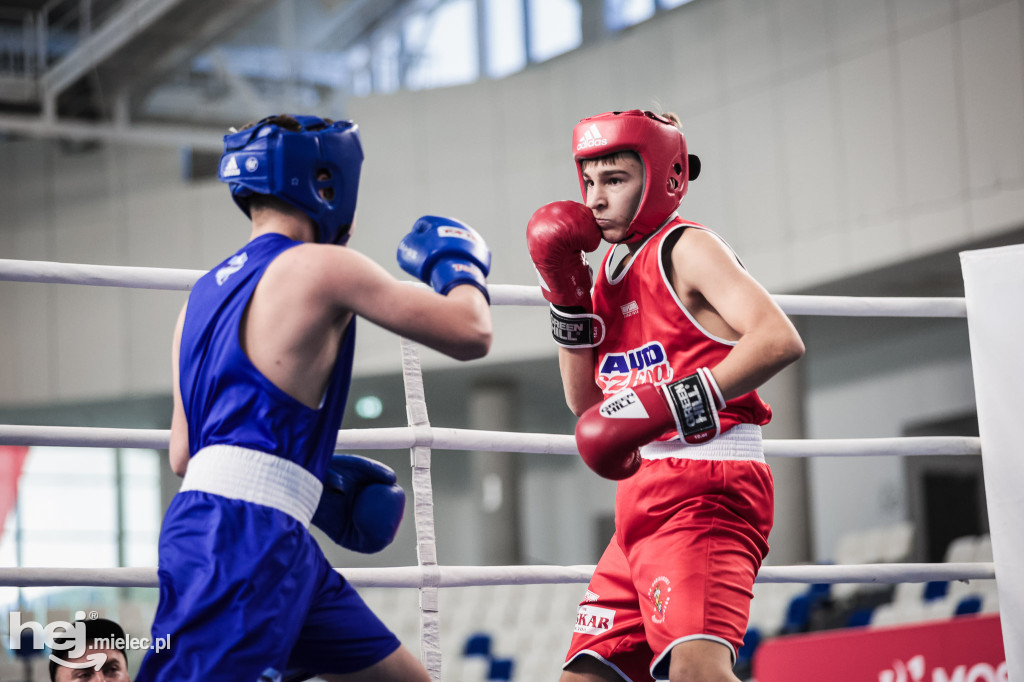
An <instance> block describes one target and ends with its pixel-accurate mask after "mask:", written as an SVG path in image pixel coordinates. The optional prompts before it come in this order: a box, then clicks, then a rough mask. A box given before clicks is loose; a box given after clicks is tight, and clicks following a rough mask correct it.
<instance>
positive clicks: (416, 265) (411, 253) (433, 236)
mask: <svg viewBox="0 0 1024 682" xmlns="http://www.w3.org/2000/svg"><path fill="white" fill-rule="evenodd" d="M398 264H399V265H400V266H402V269H403V270H405V271H406V272H408V273H409V274H410V275H413V276H414V277H417V278H419V280H420V281H422V282H426V283H427V284H429V285H430V286H432V287H433V288H434V291H436V292H437V293H439V294H447V293H448V292H449V291H451V290H452V288H454V287H456V286H458V285H459V284H472V285H473V286H475V287H476V288H477V289H479V290H480V291H481V292H483V295H484V297H485V298H486V299H487V301H488V303H489V302H490V300H491V297H490V294H488V293H487V280H486V277H487V273H489V272H490V271H491V250H490V249H488V248H487V244H486V243H485V242H484V240H483V237H481V236H480V235H479V234H478V233H477V231H476V230H474V229H473V228H472V227H470V226H469V225H466V224H464V223H461V222H459V221H458V220H453V219H451V218H441V217H438V216H432V215H425V216H423V217H422V218H420V219H419V220H417V221H416V224H415V225H413V226H412V231H411V232H410V233H409V234H407V235H406V236H405V238H404V239H402V241H401V242H399V244H398Z"/></svg>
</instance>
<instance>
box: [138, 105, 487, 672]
mask: <svg viewBox="0 0 1024 682" xmlns="http://www.w3.org/2000/svg"><path fill="white" fill-rule="evenodd" d="M224 140H225V151H224V155H223V156H222V158H221V162H220V179H221V180H223V181H224V182H227V183H228V184H229V186H230V188H231V194H232V196H233V197H234V200H235V202H236V203H237V204H238V205H239V207H240V208H241V209H242V210H243V211H244V212H245V213H246V214H247V215H248V216H249V217H250V218H251V219H252V236H251V238H250V241H249V242H248V243H247V244H246V245H245V246H243V247H242V248H241V249H240V250H239V251H238V252H237V253H235V254H234V255H233V256H231V257H230V258H228V259H226V260H225V261H224V262H222V263H221V264H220V265H218V266H217V267H215V268H214V269H213V270H211V271H210V272H209V273H207V274H206V275H204V276H203V277H202V278H200V279H199V281H198V282H196V285H195V287H194V288H193V289H192V292H191V294H190V295H189V300H188V302H187V303H186V305H185V308H184V309H183V310H182V312H181V315H180V316H179V318H178V323H177V327H176V330H175V338H174V346H173V358H174V361H173V368H174V414H173V418H172V424H171V441H170V458H171V466H172V468H173V469H174V471H175V472H176V473H177V474H179V475H183V476H184V481H183V483H182V486H181V490H180V492H179V493H178V494H177V495H176V496H175V498H174V500H173V501H172V502H171V505H170V508H169V509H168V511H167V515H166V517H165V518H164V523H163V527H162V529H161V531H160V548H159V552H160V569H159V577H160V603H159V606H158V608H157V613H156V617H155V619H154V622H153V628H152V631H153V635H154V636H160V637H168V638H169V639H168V640H166V641H169V642H170V646H169V647H168V649H167V650H165V651H162V652H160V653H155V652H151V653H150V654H149V655H147V657H146V659H145V660H144V661H143V663H142V667H141V669H140V671H139V675H138V677H137V680H138V681H140V682H153V681H160V682H170V681H172V680H173V681H174V682H184V681H186V680H192V681H196V682H199V681H202V682H219V681H225V682H228V681H230V682H255V681H256V680H257V679H260V678H261V676H265V679H275V678H277V672H276V671H283V670H285V669H290V670H296V669H298V670H302V671H306V672H308V673H310V674H313V673H315V674H318V675H320V676H321V677H323V678H324V679H328V680H342V679H343V680H396V681H397V680H401V681H402V682H408V681H413V682H423V681H426V680H429V676H428V675H427V672H426V670H425V669H424V668H423V666H422V665H421V664H420V663H419V661H417V660H416V659H415V657H414V656H412V654H410V653H409V651H408V650H407V649H405V648H404V647H403V646H401V644H400V643H399V642H398V640H397V639H396V638H395V636H394V635H393V634H392V633H391V632H389V631H388V630H387V628H386V627H385V626H384V625H383V624H382V623H381V622H380V620H379V619H377V617H376V616H374V614H373V613H372V612H371V611H370V610H369V609H368V608H367V606H366V605H365V604H364V603H363V602H362V600H361V599H360V598H359V596H358V595H357V594H356V592H355V590H354V589H353V588H352V586H351V585H349V584H348V583H347V582H346V581H345V579H344V578H343V577H342V576H341V575H339V574H338V573H337V572H336V571H334V570H333V569H332V568H331V566H330V565H329V564H328V563H327V560H326V559H325V558H324V555H323V553H322V552H321V550H320V548H319V547H318V546H317V544H316V542H315V540H314V539H313V538H312V537H311V536H310V534H309V531H308V525H309V524H310V523H311V522H312V523H314V524H316V525H318V526H319V527H320V528H322V529H323V530H325V532H326V533H327V534H328V535H329V536H330V537H331V538H332V539H334V540H335V541H336V542H339V543H340V544H342V545H344V546H346V547H349V548H351V549H355V550H358V551H377V550H379V549H381V548H382V547H384V546H385V545H386V544H387V543H388V542H390V541H391V540H392V539H393V538H394V534H395V532H396V531H397V528H398V522H399V521H400V519H401V515H402V510H403V508H404V499H405V498H404V494H403V493H402V491H401V488H399V487H398V486H396V485H395V478H394V472H392V471H390V470H389V469H388V468H387V467H385V466H383V465H381V464H379V463H377V462H374V461H373V460H368V459H365V458H361V457H354V456H350V455H339V456H333V457H332V453H333V450H334V446H335V442H336V439H337V432H338V429H339V427H340V425H341V418H342V414H343V412H344V408H345V401H346V398H347V394H348V389H349V383H350V380H351V374H352V356H353V347H354V340H355V324H356V322H355V318H356V317H357V316H359V317H364V318H366V319H368V320H370V321H371V322H373V323H375V324H377V325H379V326H381V327H384V328H385V329H388V330H390V331H393V332H395V333H398V334H401V335H402V336H405V337H407V338H410V339H412V340H414V341H417V342H420V343H423V344H425V345H427V346H429V347H431V348H434V349H436V350H438V351H440V352H443V353H446V354H448V355H450V356H452V357H454V358H457V359H461V360H469V359H474V358H478V357H481V356H483V355H485V354H486V353H487V351H488V349H489V347H490V342H491V317H490V309H489V307H488V302H489V298H488V294H487V286H486V280H485V278H486V275H487V273H488V270H489V268H490V252H489V251H488V249H487V246H486V244H484V241H483V239H481V238H480V236H479V235H478V234H477V233H476V232H475V231H473V230H472V229H471V228H469V227H468V226H466V225H463V224H461V223H459V222H458V221H455V220H450V219H445V218H438V217H435V216H425V217H423V218H421V219H420V220H418V221H417V222H416V224H415V225H414V227H413V230H412V232H411V233H410V234H408V235H407V236H406V237H405V238H404V239H403V240H402V241H401V244H400V246H399V250H398V260H399V263H400V265H401V266H402V267H403V268H404V269H405V270H406V271H408V272H410V273H412V274H414V275H416V276H417V277H419V278H420V279H421V280H423V281H424V282H427V283H429V284H430V285H431V286H432V288H433V289H434V291H430V290H428V289H420V288H417V287H411V286H408V285H407V284H403V283H401V282H399V281H398V280H396V279H394V278H393V277H391V276H390V275H389V274H387V273H386V272H385V270H384V269H383V268H381V267H380V266H378V265H377V264H375V263H374V262H373V261H371V260H369V259H368V258H366V257H364V256H362V255H360V254H359V253H358V252H356V251H353V250H351V249H348V248H343V247H342V246H343V245H344V244H345V242H346V241H347V240H348V237H349V233H350V231H351V226H352V221H353V217H354V214H355V204H356V191H357V187H358V180H359V170H360V166H361V163H362V159H363V155H362V149H361V146H360V143H359V135H358V130H357V127H356V126H355V125H354V124H352V123H351V122H349V121H339V122H332V121H329V120H322V119H319V118H316V117H312V116H295V117H291V116H277V117H271V118H268V119H264V120H262V121H260V122H259V123H256V124H255V125H253V126H250V127H248V128H246V129H244V130H242V131H240V132H233V133H232V134H229V135H227V136H225V138H224Z"/></svg>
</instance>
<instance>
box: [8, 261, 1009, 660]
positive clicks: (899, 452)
mask: <svg viewBox="0 0 1024 682" xmlns="http://www.w3.org/2000/svg"><path fill="white" fill-rule="evenodd" d="M962 262H963V268H964V278H965V283H966V285H967V286H966V291H967V295H966V298H927V299H920V298H848V297H835V296H796V295H788V296H787V295H778V296H775V299H776V301H777V302H778V303H779V304H780V306H781V307H782V308H783V310H785V312H786V313H787V314H789V315H823V316H851V317H948V318H965V317H966V318H967V319H968V326H969V330H970V342H971V355H972V365H973V366H974V376H975V392H976V397H977V404H978V416H979V424H980V427H981V437H980V438H967V437H918V438H867V439H863V438H862V439H803V440H781V439H777V440H766V441H765V442H764V452H765V455H767V456H769V457H867V456H878V455H885V456H921V455H979V456H982V457H983V463H984V469H985V485H986V490H987V493H988V494H987V497H988V504H989V518H990V527H991V536H992V541H993V553H994V557H995V561H994V562H991V563H943V564H862V565H845V566H843V565H839V566H837V565H800V566H765V567H763V568H762V569H761V571H760V573H759V575H758V578H757V580H758V582H761V583H837V582H844V583H885V584H892V583H899V582H927V581H933V580H971V579H992V578H996V577H997V576H1000V577H1003V578H1004V579H1003V580H997V587H998V591H999V600H1000V604H1001V605H1002V609H1001V611H1002V628H1003V640H1004V645H1005V650H1006V655H1007V668H1008V670H1009V671H1010V677H1011V679H1024V650H1022V647H1024V645H1022V644H1021V643H1022V642H1024V589H1022V588H1021V587H1019V586H1017V585H1014V584H1012V583H1011V582H1010V580H1011V579H1013V580H1015V579H1017V576H1019V575H1021V572H1020V569H1021V568H1024V547H1022V546H1021V545H1024V543H1021V542H1019V528H1020V527H1021V526H1022V525H1024V493H1022V492H1020V491H1019V489H1020V485H1019V484H1020V483H1024V458H1021V457H1019V456H1016V455H1017V454H1018V450H1019V448H1016V447H1015V444H1016V440H1015V438H1014V433H1013V431H1014V424H1015V418H1016V419H1019V412H1020V407H1019V406H1020V405H1024V399H1020V400H1018V399H1017V398H1020V397H1024V359H1021V355H1022V354H1021V353H1020V352H1019V350H1018V349H1017V348H1016V347H1015V345H1016V344H1015V343H1014V341H1015V339H1018V338H1021V335H1022V333H1024V322H1022V321H1020V320H1017V319H1013V316H1012V315H1009V316H1008V315H1006V314H1005V313H1006V308H1005V303H1006V298H1005V291H1006V290H1007V287H1010V288H1011V289H1010V290H1012V291H1017V292H1022V293H1024V249H1021V248H1019V247H1005V248H1003V249H988V250H985V251H977V252H967V253H965V254H963V255H962ZM202 274H204V273H203V272H202V271H198V270H180V269H158V268H141V267H123V266H101V265H78V264H66V263H54V262H41V261H21V260H2V259H0V281H18V282H40V283H61V284H77V285H91V286H109V287H126V288H135V289H160V290H182V291H184V290H189V289H190V288H191V286H192V284H193V283H194V282H195V281H196V280H197V279H198V278H199V277H200V276H201V275H202ZM489 288H490V292H491V302H492V305H493V306H496V307H497V306H509V305H512V306H541V305H545V306H546V305H547V302H546V301H544V299H543V298H542V297H541V295H540V291H539V289H538V288H537V287H528V286H516V285H501V284H497V285H490V287H489ZM1000 290H1002V291H1003V292H1004V293H1003V304H1004V307H1000V306H999V305H996V304H987V303H986V301H987V300H989V299H994V298H995V295H996V294H997V293H998V292H999V291H1000ZM496 314H500V313H496ZM1020 317H1021V318H1024V315H1022V316H1020ZM401 353H402V371H403V376H404V382H405V395H406V407H407V414H408V417H409V419H408V426H405V427H398V428H378V429H343V430H341V431H340V432H339V434H338V441H337V449H339V450H348V449H358V450H364V449H365V450H373V449H388V450H394V449H408V450H409V451H410V455H411V456H410V464H411V467H412V481H413V482H412V497H413V521H414V523H415V532H416V548H417V558H418V561H417V565H416V566H405V567H391V568H347V569H344V574H345V577H346V578H347V579H348V580H350V581H351V582H352V583H353V584H354V585H356V586H361V587H405V588H416V589H418V590H419V597H420V599H419V604H420V635H421V637H420V652H421V659H422V661H423V663H424V665H425V666H426V668H427V670H428V671H429V672H430V675H431V678H432V679H434V680H439V679H441V646H440V627H439V624H440V618H441V616H442V614H441V612H440V609H439V605H438V590H439V589H441V588H448V587H466V586H478V585H519V584H539V583H587V582H588V581H589V579H590V575H591V573H592V571H593V569H594V566H591V565H576V566H492V567H483V566H444V565H439V564H438V563H437V554H436V547H435V533H434V513H433V492H432V484H431V451H432V450H433V449H434V448H440V449H445V450H463V451H477V452H523V453H543V454H548V455H570V456H574V455H577V451H576V445H575V439H574V438H573V436H569V435H554V434H528V433H504V432H497V431H482V430H469V429H454V428H445V427H438V426H433V425H431V423H430V421H429V415H428V412H427V405H426V400H425V398H424V389H423V378H422V372H421V367H420V360H419V353H418V350H417V346H416V345H415V344H413V343H411V342H409V341H407V340H404V339H403V340H402V343H401ZM1008 358H1009V360H1010V362H1009V365H1008ZM168 441H169V431H166V430H149V429H113V428H72V427H60V426H17V425H0V445H28V446H32V445H37V446H38V445H48V446H75V447H107V448H109V447H122V448H152V449H158V450H161V449H164V450H165V449H167V447H168ZM983 446H984V447H983ZM1015 482H1017V484H1015ZM1015 569H1016V571H1015ZM1009 576H1012V578H1011V577H1009ZM157 585H158V581H157V572H156V568H114V569H56V568H0V586H11V587H41V586H51V587H56V586H89V587H157Z"/></svg>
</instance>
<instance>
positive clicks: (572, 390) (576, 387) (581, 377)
mask: <svg viewBox="0 0 1024 682" xmlns="http://www.w3.org/2000/svg"><path fill="white" fill-rule="evenodd" d="M558 367H559V370H560V371H561V374H562V388H563V390H564V391H565V402H566V404H567V405H568V406H569V409H570V410H572V413H573V414H575V415H576V416H577V417H578V416H580V415H581V414H583V413H584V412H586V411H587V409H588V408H590V407H591V406H592V405H596V404H597V403H599V402H601V401H602V400H603V399H604V395H603V394H602V393H601V389H600V388H598V387H597V384H596V383H594V349H593V348H559V349H558Z"/></svg>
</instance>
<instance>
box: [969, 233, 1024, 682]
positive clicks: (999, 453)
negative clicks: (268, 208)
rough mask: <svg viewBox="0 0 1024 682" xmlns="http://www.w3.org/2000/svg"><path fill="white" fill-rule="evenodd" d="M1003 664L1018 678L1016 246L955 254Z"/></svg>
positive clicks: (1019, 291)
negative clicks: (960, 281)
mask: <svg viewBox="0 0 1024 682" xmlns="http://www.w3.org/2000/svg"><path fill="white" fill-rule="evenodd" d="M960 265H961V268H962V269H963V275H964V291H965V293H966V299H967V327H968V331H969V334H970V341H971V364H972V366H973V369H974V392H975V396H976V401H977V405H978V427H979V429H980V435H981V456H982V463H983V465H984V470H985V495H986V497H987V498H988V517H989V528H990V531H991V535H992V554H993V558H994V563H995V573H996V589H997V590H998V591H999V614H1000V615H999V617H1000V621H1001V622H1002V628H1003V647H1004V649H1005V651H1006V668H1007V673H1008V674H1009V678H1010V679H1011V680H1024V588H1021V587H1020V585H1021V583H1020V576H1021V575H1024V543H1022V542H1021V541H1020V537H1021V535H1020V532H1021V528H1024V456H1022V448H1021V434H1020V428H1019V424H1020V419H1021V406H1022V405H1024V352H1022V351H1021V339H1022V338H1024V309H1022V307H1021V303H1020V302H1021V299H1022V297H1024V245H1015V246H1006V247H1000V248H995V249H982V250H978V251H965V252H963V253H961V254H960Z"/></svg>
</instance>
